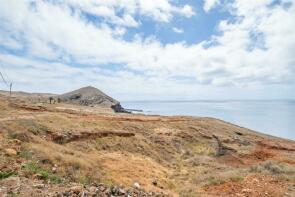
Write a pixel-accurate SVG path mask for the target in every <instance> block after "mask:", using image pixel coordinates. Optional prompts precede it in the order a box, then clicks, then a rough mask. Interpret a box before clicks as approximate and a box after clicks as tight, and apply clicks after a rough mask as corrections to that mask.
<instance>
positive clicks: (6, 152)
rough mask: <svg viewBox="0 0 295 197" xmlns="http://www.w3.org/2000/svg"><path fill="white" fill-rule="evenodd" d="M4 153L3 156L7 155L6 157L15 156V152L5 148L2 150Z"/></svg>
mask: <svg viewBox="0 0 295 197" xmlns="http://www.w3.org/2000/svg"><path fill="white" fill-rule="evenodd" d="M4 151H5V154H6V155H8V156H15V155H17V151H16V150H14V149H12V148H7V149H5V150H4Z"/></svg>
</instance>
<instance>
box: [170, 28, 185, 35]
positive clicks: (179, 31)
mask: <svg viewBox="0 0 295 197" xmlns="http://www.w3.org/2000/svg"><path fill="white" fill-rule="evenodd" d="M172 30H173V31H174V32H175V33H178V34H182V33H183V29H180V28H177V27H173V28H172Z"/></svg>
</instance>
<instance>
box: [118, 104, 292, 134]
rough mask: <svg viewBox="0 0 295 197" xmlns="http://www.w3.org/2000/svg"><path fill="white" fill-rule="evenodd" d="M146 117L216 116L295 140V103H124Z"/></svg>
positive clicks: (126, 106)
mask: <svg viewBox="0 0 295 197" xmlns="http://www.w3.org/2000/svg"><path fill="white" fill-rule="evenodd" d="M122 106H123V107H125V108H127V109H138V110H143V112H142V113H145V114H156V115H188V116H199V117H213V118H218V119H222V120H224V121H227V122H231V123H233V124H236V125H239V126H242V127H246V128H249V129H252V130H255V131H259V132H262V133H266V134H269V135H273V136H278V137H282V138H287V139H292V140H295V100H275V101H253V100H251V101H125V102H122Z"/></svg>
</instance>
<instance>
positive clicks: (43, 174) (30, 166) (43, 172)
mask: <svg viewBox="0 0 295 197" xmlns="http://www.w3.org/2000/svg"><path fill="white" fill-rule="evenodd" d="M23 170H24V171H25V172H27V173H29V174H39V175H40V178H41V179H43V180H49V181H50V182H52V183H56V184H57V183H61V182H62V179H61V178H60V177H59V176H57V175H55V174H53V173H52V172H50V171H49V170H47V169H43V168H41V166H39V164H38V163H36V162H33V161H30V162H28V163H26V164H25V165H24V166H23Z"/></svg>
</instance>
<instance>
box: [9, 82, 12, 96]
mask: <svg viewBox="0 0 295 197" xmlns="http://www.w3.org/2000/svg"><path fill="white" fill-rule="evenodd" d="M11 89H12V82H10V85H9V96H10V97H11Z"/></svg>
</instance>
